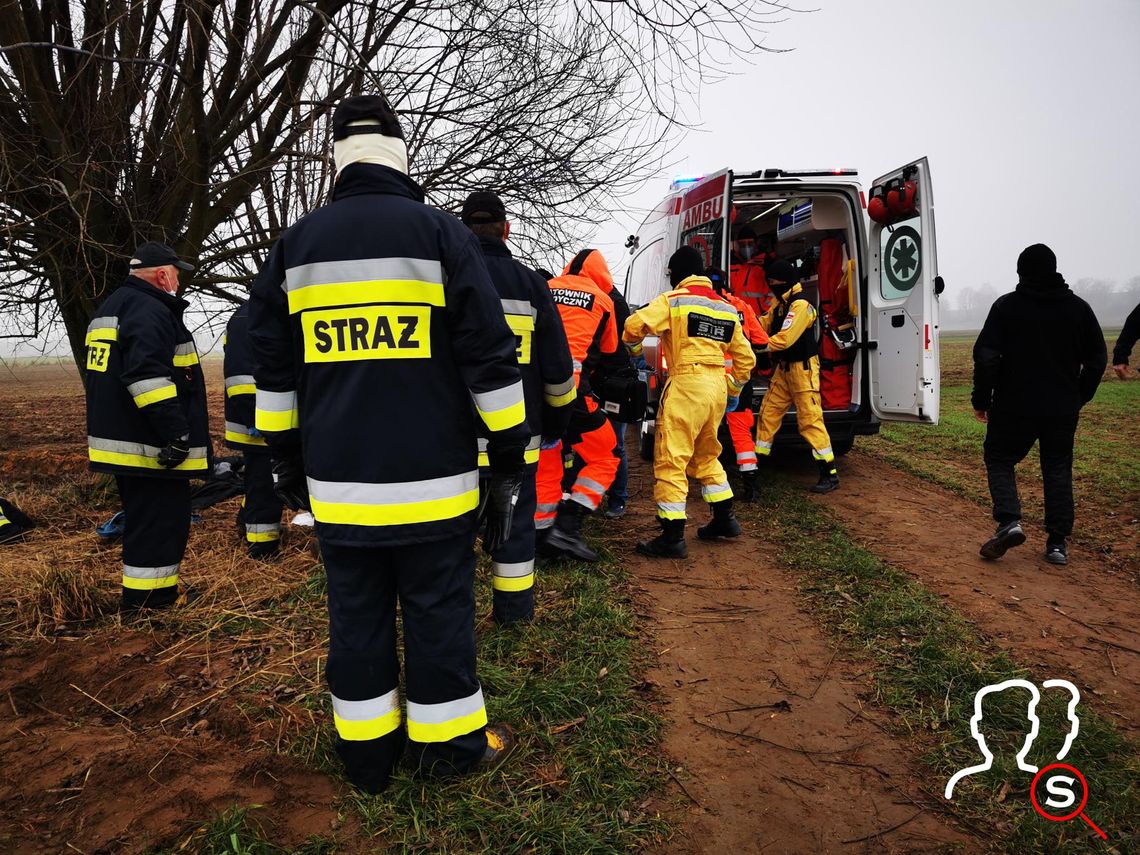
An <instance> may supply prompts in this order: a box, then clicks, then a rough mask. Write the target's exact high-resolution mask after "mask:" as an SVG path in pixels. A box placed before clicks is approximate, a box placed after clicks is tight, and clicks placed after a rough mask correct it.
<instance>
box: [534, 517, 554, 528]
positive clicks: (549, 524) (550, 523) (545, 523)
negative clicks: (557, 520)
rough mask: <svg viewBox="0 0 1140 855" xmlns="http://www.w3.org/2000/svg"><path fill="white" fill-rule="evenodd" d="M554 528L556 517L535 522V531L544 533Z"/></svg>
mask: <svg viewBox="0 0 1140 855" xmlns="http://www.w3.org/2000/svg"><path fill="white" fill-rule="evenodd" d="M553 527H554V517H547V518H546V519H541V520H535V521H534V530H535V531H542V530H543V529H545V528H553Z"/></svg>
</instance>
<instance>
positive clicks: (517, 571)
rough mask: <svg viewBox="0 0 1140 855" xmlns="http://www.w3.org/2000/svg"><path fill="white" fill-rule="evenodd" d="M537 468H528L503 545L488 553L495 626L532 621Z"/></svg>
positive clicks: (535, 466)
mask: <svg viewBox="0 0 1140 855" xmlns="http://www.w3.org/2000/svg"><path fill="white" fill-rule="evenodd" d="M537 471H538V465H537V464H535V463H531V464H528V465H527V467H526V477H525V478H523V485H522V490H520V491H519V501H518V504H517V505H515V514H514V516H513V517H512V519H511V533H510V536H509V537H508V538H507V540H506V542H505V543H504V544H503V545H502V546H500V547H499V548H498V549H496V550H495V551H494V552H492V553H491V562H492V573H493V576H492V577H491V588H492V605H491V611H492V614H493V615H494V618H495V622H496V623H499V624H509V623H515V622H517V621H526V620H532V619H533V618H534V512H535V506H536V504H537V497H536V494H535V486H534V479H535V473H536V472H537Z"/></svg>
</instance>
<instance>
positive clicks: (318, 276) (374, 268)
mask: <svg viewBox="0 0 1140 855" xmlns="http://www.w3.org/2000/svg"><path fill="white" fill-rule="evenodd" d="M375 279H413V280H416V281H419V282H434V283H438V284H442V283H443V265H442V264H441V263H440V262H439V260H438V259H429V258H356V259H351V260H342V261H315V262H313V263H312V264H301V265H298V266H297V267H290V268H289V269H288V270H286V271H285V282H284V284H283V286H282V287H283V288H284V289H285V291H286V292H289V291H296V290H297V289H298V288H307V287H308V286H310V285H328V284H334V283H342V282H368V281H371V280H375Z"/></svg>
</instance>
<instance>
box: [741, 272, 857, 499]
mask: <svg viewBox="0 0 1140 855" xmlns="http://www.w3.org/2000/svg"><path fill="white" fill-rule="evenodd" d="M765 273H766V275H767V279H768V284H769V285H770V286H772V293H774V294H776V295H777V299H776V305H774V306H773V307H772V308H771V309H769V310H768V312H767V313H766V314H765V315H764V317H762V318H761V319H760V325H761V326H762V327H764V331H765V332H767V333H768V353H769V354H770V355H771V358H772V364H773V366H775V369H776V370H775V373H774V374H773V375H772V381H771V383H770V384H769V386H768V392H767V394H766V395H764V403H763V404H761V406H760V426H759V427H758V428H757V430H756V456H757V457H758V458H761V459H763V458H766V457H767V456H768V455H770V454H771V453H772V440H773V438H774V437H775V436H776V431H778V430H779V429H780V422H782V421H783V419H784V414H785V413H787V412H788V408H789V407H790V406H792V405H793V404H795V407H796V422H797V424H798V426H799V429H800V436H802V437H803V438H804V439H805V440H807V443H808V445H810V446H811V449H812V451H811V453H812V456H813V457H814V458H815V460H816V462H817V463H818V464H819V482H818V483H817V484H816V485H815V486H813V487H812V488H811V491H812V492H813V493H830V492H831V491H832V490H834V489H836V488H837V487H838V486H839V474H838V472H837V471H836V469H835V453H834V452H833V451H832V449H831V437H830V436H828V434H827V427H826V426H825V425H824V423H823V407H822V406H821V405H820V399H819V342H818V341H817V340H816V337H815V333H814V325H815V319H816V310H815V307H814V306H812V304H811V303H810V302H808V300H807V298H806V297H804V294H803V287H802V286H801V285H800V276H799V273H798V272H797V271H796V268H795V267H793V266H792V265H791V264H789V263H788V262H787V261H780V260H777V261H773V262H772V263H771V264H769V265H768V266H767V268H765Z"/></svg>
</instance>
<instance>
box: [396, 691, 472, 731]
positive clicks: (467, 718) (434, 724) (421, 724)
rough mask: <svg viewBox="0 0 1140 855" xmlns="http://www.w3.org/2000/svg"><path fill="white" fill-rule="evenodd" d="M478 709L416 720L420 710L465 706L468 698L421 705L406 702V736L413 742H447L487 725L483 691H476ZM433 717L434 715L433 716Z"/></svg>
mask: <svg viewBox="0 0 1140 855" xmlns="http://www.w3.org/2000/svg"><path fill="white" fill-rule="evenodd" d="M476 697H478V704H479V706H478V709H475V710H472V711H471V712H468V713H465V714H462V715H457V716H455V717H454V718H448V719H446V720H444V721H422V720H421V721H416V719H415V716H417V715H421V713H420V711H421V710H431V709H432V708H433V707H438V708H447V707H451V706H455V707H457V708H459V707H465V706H467V702H468V701H469V700H470V699H468V698H465V699H464V700H463V701H458V702H456V703H455V704H454V705H453V704H431V705H423V706H421V705H420V704H414V703H412V702H410V701H409V702H408V738H409V739H411V740H412V741H413V742H447V741H448V740H449V739H455V737H457V736H463V735H464V734H467V733H471V732H472V731H475V730H478V729H479V728H481V727H486V726H487V708H486V707H485V706H483V693H482V691H479V692H477V693H476ZM433 717H434V716H433Z"/></svg>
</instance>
